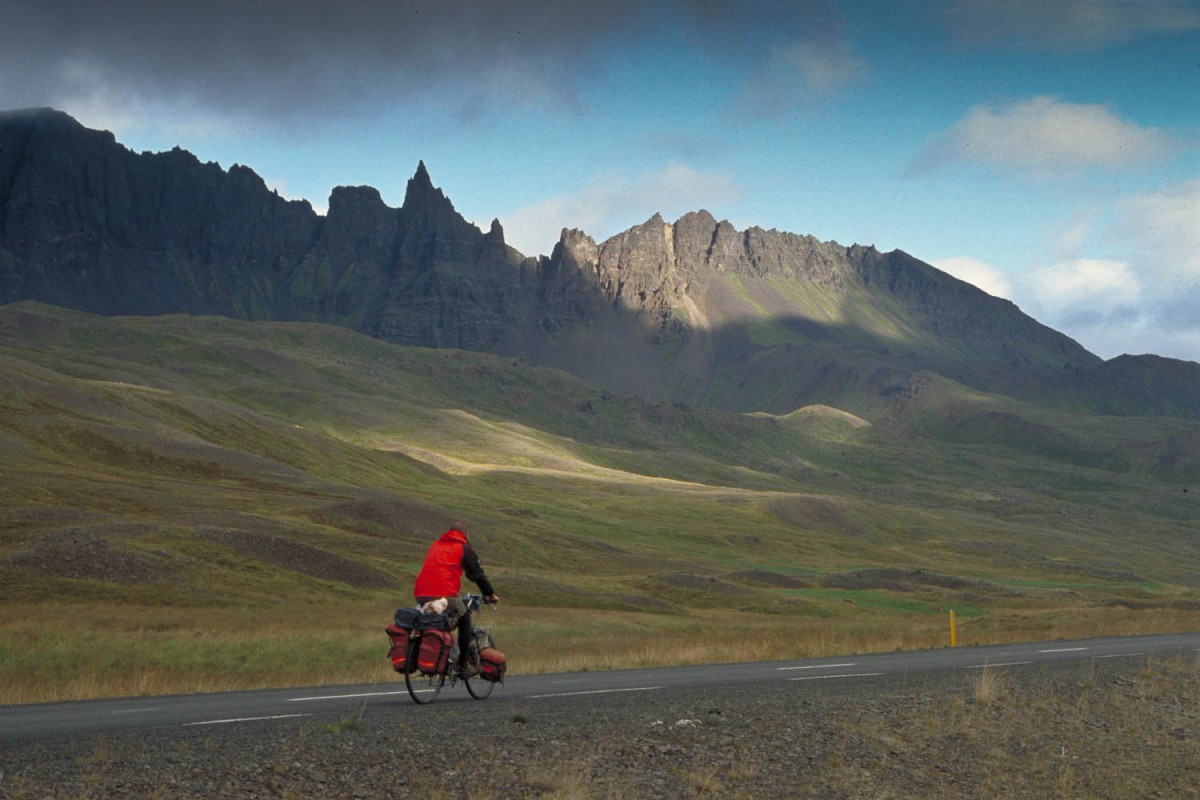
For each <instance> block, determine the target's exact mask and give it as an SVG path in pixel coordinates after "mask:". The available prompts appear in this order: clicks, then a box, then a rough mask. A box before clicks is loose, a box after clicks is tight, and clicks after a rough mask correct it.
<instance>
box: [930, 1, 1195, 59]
mask: <svg viewBox="0 0 1200 800" xmlns="http://www.w3.org/2000/svg"><path fill="white" fill-rule="evenodd" d="M942 17H943V19H944V20H945V21H946V23H947V24H948V25H949V27H950V28H951V29H952V30H954V31H955V32H957V33H958V34H959V35H960V36H961V37H963V38H964V39H966V40H967V41H970V42H977V43H989V42H994V43H1007V42H1015V43H1021V44H1028V45H1032V46H1034V47H1038V48H1042V49H1048V50H1091V49H1096V48H1100V47H1103V46H1106V45H1109V44H1114V43H1118V42H1127V41H1133V40H1135V39H1138V38H1141V37H1143V36H1147V35H1155V34H1175V33H1186V32H1189V31H1195V30H1200V9H1197V8H1196V6H1195V4H1194V3H1192V2H1188V0H1052V2H1046V0H948V2H946V3H945V7H944V9H943V14H942Z"/></svg>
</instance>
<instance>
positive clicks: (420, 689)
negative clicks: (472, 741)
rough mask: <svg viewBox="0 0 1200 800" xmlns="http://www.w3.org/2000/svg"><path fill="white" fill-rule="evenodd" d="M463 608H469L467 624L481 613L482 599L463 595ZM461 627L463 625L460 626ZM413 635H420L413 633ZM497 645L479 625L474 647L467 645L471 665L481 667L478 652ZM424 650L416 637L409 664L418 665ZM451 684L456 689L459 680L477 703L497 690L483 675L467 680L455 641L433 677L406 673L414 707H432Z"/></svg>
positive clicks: (409, 650)
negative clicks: (443, 665)
mask: <svg viewBox="0 0 1200 800" xmlns="http://www.w3.org/2000/svg"><path fill="white" fill-rule="evenodd" d="M462 601H463V604H464V605H465V606H466V607H467V614H466V616H465V617H464V618H463V621H466V620H467V619H469V618H470V617H471V615H472V614H473V613H475V612H476V611H478V610H479V608H480V607H481V606H482V605H483V597H482V596H480V595H477V594H468V595H463V597H462ZM459 624H460V625H461V624H462V622H460V623H459ZM414 634H417V632H415V631H414ZM495 646H496V644H495V642H494V641H493V640H492V634H491V632H490V631H489V630H488V629H487V628H484V627H481V626H478V625H476V626H475V627H474V630H473V631H472V637H471V643H470V645H468V647H469V648H470V652H469V653H468V659H469V662H470V663H472V664H478V663H479V652H480V651H481V650H483V649H484V648H487V647H495ZM420 649H421V637H420V635H413V636H412V637H410V638H409V642H408V660H407V663H408V664H416V663H417V653H418V652H419V651H420ZM447 680H449V681H450V685H451V686H454V685H455V684H456V683H458V682H459V681H460V680H461V681H462V682H463V684H464V685H465V686H466V687H467V692H468V694H470V695H471V697H473V698H475V699H476V700H486V699H487V697H488V695H490V694H491V693H492V690H493V689H495V688H496V684H495V683H494V682H493V681H488V680H484V679H483V677H482V676H481V675H475V676H473V677H470V678H468V677H467V676H466V675H464V674H463V673H462V671H461V670H460V669H459V668H458V641H457V638H456V639H455V642H454V645H453V647H452V648H451V650H450V657H449V658H447V659H446V666H445V667H444V668H443V669H442V670H441V672H438V673H436V674H434V675H425V674H424V673H421V672H419V671H417V670H416V669H410V670H409V671H407V672H405V673H404V686H405V687H406V688H407V689H408V695H409V697H411V698H412V699H413V702H414V703H419V704H421V705H424V704H426V703H432V702H433V701H434V700H436V699H437V696H438V695H439V694H440V693H441V691H442V687H444V686H445V685H446V681H447Z"/></svg>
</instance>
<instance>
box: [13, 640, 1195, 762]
mask: <svg viewBox="0 0 1200 800" xmlns="http://www.w3.org/2000/svg"><path fill="white" fill-rule="evenodd" d="M1194 653H1200V633H1187V634H1164V635H1153V636H1139V637H1125V638H1099V639H1080V640H1073V641H1063V640H1057V641H1051V642H1030V643H1021V644H1006V645H991V646H984V647H958V648H945V649H938V650H921V651H914V652H897V653H884V654H870V655H855V656H845V657H831V658H819V659H809V660H802V661H773V662H757V663H748V664H717V665H705V666H689V667H671V668H657V669H641V670H620V671H612V672H584V673H571V674H559V675H529V676H510V677H509V678H508V679H507V680H506V682H505V684H504V686H503V688H502V689H499V690H498V691H497V692H496V693H495V694H493V698H499V697H503V698H504V700H505V701H510V700H522V701H528V702H537V701H541V700H545V701H547V702H548V703H550V702H555V701H557V702H558V703H561V702H563V701H568V702H569V700H570V698H572V697H593V698H595V697H597V696H603V695H606V694H618V693H619V694H628V693H635V692H652V693H656V694H657V693H670V692H672V691H678V690H683V689H694V688H706V689H718V690H719V689H720V687H722V686H726V685H729V684H730V683H731V682H732V683H736V684H738V685H739V686H741V687H746V686H761V687H762V688H763V689H769V688H770V687H771V686H772V685H775V684H781V683H783V682H793V681H804V682H808V683H809V684H810V685H812V686H813V687H814V688H818V687H820V686H821V685H822V684H823V683H824V684H827V685H828V684H834V683H842V682H854V681H869V680H873V679H878V678H881V677H884V676H916V675H922V674H937V673H961V672H968V671H972V670H980V669H984V668H991V669H1021V668H1023V667H1030V666H1044V665H1047V664H1050V663H1055V662H1058V663H1063V662H1070V661H1087V660H1090V659H1095V660H1103V659H1122V658H1128V659H1132V658H1142V659H1146V658H1151V657H1163V658H1167V657H1171V656H1175V655H1180V654H1194ZM463 702H467V703H472V702H476V701H473V700H471V699H470V697H469V696H468V695H467V692H466V689H465V688H464V687H463V686H462V685H461V684H459V685H457V686H454V687H453V688H451V687H450V686H447V687H446V688H444V689H443V690H442V693H441V695H440V696H439V697H438V698H437V700H436V701H435V705H440V704H443V703H453V704H458V703H463ZM485 702H486V701H485ZM348 704H353V705H354V706H355V707H356V708H363V709H364V710H366V709H371V708H377V707H384V706H386V707H387V708H388V709H389V710H396V709H399V710H401V712H402V713H421V709H423V708H429V706H417V705H415V704H413V703H412V700H411V699H410V698H409V697H408V694H407V691H406V690H405V687H404V682H403V680H401V679H400V676H397V680H393V681H391V682H388V683H378V684H364V685H357V686H326V687H313V688H307V689H306V688H291V689H272V690H260V691H248V692H223V693H215V694H192V695H170V696H160V697H137V698H122V699H112V700H90V701H78V702H63V703H40V704H30V705H15V706H0V743H6V742H7V743H16V742H30V741H38V740H43V739H51V738H59V737H70V736H78V735H82V734H96V733H115V732H118V731H133V730H138V729H144V730H146V731H147V734H148V735H151V734H152V733H153V732H154V730H155V729H162V728H180V727H201V726H203V727H208V728H211V729H216V730H219V729H220V727H221V726H225V725H237V724H239V723H248V722H255V723H269V722H270V721H272V720H280V721H282V720H296V719H299V718H305V717H315V718H320V717H322V716H328V717H331V718H336V717H337V716H339V715H343V714H344V713H345V711H346V708H347V707H348Z"/></svg>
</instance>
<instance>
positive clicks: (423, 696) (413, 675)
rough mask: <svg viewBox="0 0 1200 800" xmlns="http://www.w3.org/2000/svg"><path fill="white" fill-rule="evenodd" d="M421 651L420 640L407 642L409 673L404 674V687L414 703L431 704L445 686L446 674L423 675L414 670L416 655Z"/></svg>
mask: <svg viewBox="0 0 1200 800" xmlns="http://www.w3.org/2000/svg"><path fill="white" fill-rule="evenodd" d="M420 649H421V640H420V638H419V637H418V638H411V639H409V640H408V661H407V662H406V663H407V664H408V666H409V671H408V672H405V673H404V686H405V688H407V689H408V696H409V697H411V698H412V699H413V702H414V703H420V704H421V705H424V704H425V703H432V702H433V701H434V700H436V699H437V696H438V693H439V692H441V691H442V687H443V686H445V685H446V672H445V670H443V671H442V672H439V673H438V674H437V675H424V674H422V673H421V672H418V671H417V669H416V663H417V653H418V652H419V651H420Z"/></svg>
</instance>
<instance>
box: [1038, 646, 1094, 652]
mask: <svg viewBox="0 0 1200 800" xmlns="http://www.w3.org/2000/svg"><path fill="white" fill-rule="evenodd" d="M1080 650H1087V648H1086V647H1059V648H1056V649H1054V650H1038V652H1039V653H1078V652H1079V651H1080Z"/></svg>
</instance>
